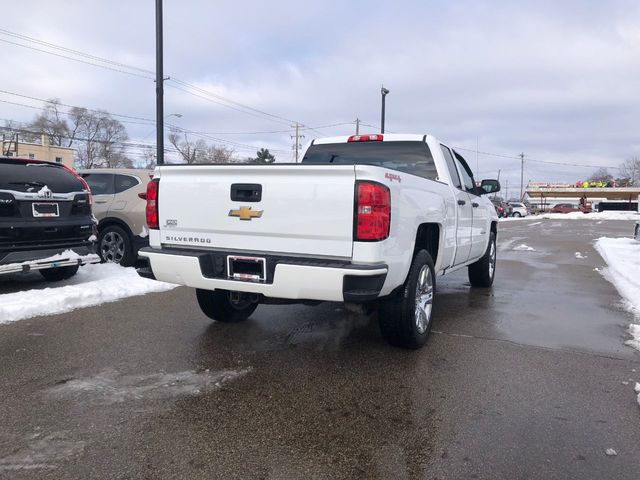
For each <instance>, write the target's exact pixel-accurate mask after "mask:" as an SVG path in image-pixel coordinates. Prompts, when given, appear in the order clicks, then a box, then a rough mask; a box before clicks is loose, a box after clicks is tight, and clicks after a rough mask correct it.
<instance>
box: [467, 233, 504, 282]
mask: <svg viewBox="0 0 640 480" xmlns="http://www.w3.org/2000/svg"><path fill="white" fill-rule="evenodd" d="M496 258H497V254H496V234H495V233H493V232H491V235H490V236H489V245H487V250H486V252H485V253H484V255H483V256H482V258H481V259H480V260H478V261H477V262H476V263H472V264H471V265H469V267H468V269H469V282H470V283H471V285H472V286H474V287H490V286H491V285H493V277H494V276H495V273H496Z"/></svg>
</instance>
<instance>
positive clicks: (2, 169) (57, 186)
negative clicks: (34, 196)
mask: <svg viewBox="0 0 640 480" xmlns="http://www.w3.org/2000/svg"><path fill="white" fill-rule="evenodd" d="M45 185H46V186H47V187H48V188H49V189H50V190H51V191H52V192H54V193H69V192H79V191H82V190H83V189H84V187H83V186H82V183H81V182H80V181H79V180H78V179H77V178H76V177H75V176H74V175H73V174H72V173H70V172H69V171H68V170H67V169H65V168H64V167H62V166H57V165H53V164H48V163H29V162H28V161H12V160H6V159H3V160H0V190H13V191H16V192H37V191H38V190H40V189H41V188H42V187H44V186H45Z"/></svg>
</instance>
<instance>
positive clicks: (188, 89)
mask: <svg viewBox="0 0 640 480" xmlns="http://www.w3.org/2000/svg"><path fill="white" fill-rule="evenodd" d="M0 34H3V35H7V36H11V37H12V38H19V39H20V40H23V41H26V42H32V43H36V44H37V45H41V46H46V47H48V48H52V49H58V50H61V51H64V52H66V53H72V54H73V55H77V56H81V57H84V58H88V59H91V60H95V61H99V62H102V63H103V64H100V63H95V62H90V61H86V60H81V59H78V58H73V57H70V56H67V55H63V54H60V53H56V52H51V51H49V50H44V49H41V48H36V47H32V46H29V45H24V44H22V43H17V42H12V41H10V40H6V39H2V38H0V41H2V42H5V43H9V44H12V45H15V46H19V47H23V48H28V49H31V50H35V51H39V52H42V53H48V54H50V55H55V56H57V57H61V58H66V59H69V60H74V61H77V62H80V63H85V64H88V65H92V66H94V67H100V68H106V69H108V70H113V71H117V72H121V73H126V74H129V75H133V76H137V77H141V78H145V79H149V80H153V77H152V76H150V75H153V74H155V72H152V71H151V70H146V69H142V68H139V67H136V66H133V65H127V64H125V63H122V62H116V61H113V60H110V59H107V58H103V57H99V56H97V55H92V54H88V53H85V52H81V51H79V50H74V49H70V48H67V47H63V46H61V45H56V44H54V43H51V42H46V41H44V40H40V39H37V38H34V37H30V36H28V35H23V34H18V33H15V32H11V31H9V30H5V29H0ZM109 65H111V66H109ZM116 67H120V68H116ZM122 68H127V69H130V70H135V72H130V71H126V70H123V69H122ZM140 72H142V73H140ZM168 80H169V81H173V82H174V83H177V84H178V85H182V86H183V87H185V88H180V87H178V86H176V85H169V86H171V87H173V88H176V89H178V90H181V91H183V92H185V93H188V94H190V95H194V96H196V97H199V98H206V99H208V100H209V101H211V102H212V103H216V104H218V105H221V106H224V107H227V108H230V109H232V110H236V111H238V112H241V113H245V114H253V115H254V116H257V117H258V118H263V119H264V118H267V119H270V120H272V121H276V122H278V123H282V124H286V125H290V124H291V123H295V122H296V121H295V120H291V119H288V118H286V117H282V116H280V115H275V114H272V113H269V112H265V111H263V110H259V109H257V108H254V107H251V106H249V105H244V104H242V103H240V102H237V101H235V100H231V99H229V98H226V97H223V96H222V95H218V94H216V93H213V92H210V91H208V90H205V89H203V88H200V87H197V86H195V85H192V84H190V83H188V82H185V81H184V80H180V79H178V78H169V79H168ZM198 92H199V93H200V94H198ZM203 95H206V97H204V96H203ZM212 97H213V98H212ZM214 98H216V99H218V100H222V101H223V102H227V103H222V102H220V101H215V100H214ZM234 106H235V107H234ZM238 107H239V108H238ZM242 109H244V110H242ZM320 133H321V132H320Z"/></svg>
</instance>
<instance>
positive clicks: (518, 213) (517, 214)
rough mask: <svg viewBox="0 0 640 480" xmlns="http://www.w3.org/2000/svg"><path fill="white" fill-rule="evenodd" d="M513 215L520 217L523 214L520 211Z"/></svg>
mask: <svg viewBox="0 0 640 480" xmlns="http://www.w3.org/2000/svg"><path fill="white" fill-rule="evenodd" d="M513 216H514V217H515V218H520V217H521V216H522V214H521V213H520V212H513Z"/></svg>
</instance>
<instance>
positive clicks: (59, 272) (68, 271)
mask: <svg viewBox="0 0 640 480" xmlns="http://www.w3.org/2000/svg"><path fill="white" fill-rule="evenodd" d="M78 268H79V266H78V265H70V266H68V267H57V268H47V269H45V270H39V272H40V275H42V276H43V277H44V278H45V280H49V281H50V282H59V281H60V280H66V279H67V278H71V277H73V276H74V275H75V274H76V273H78Z"/></svg>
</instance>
